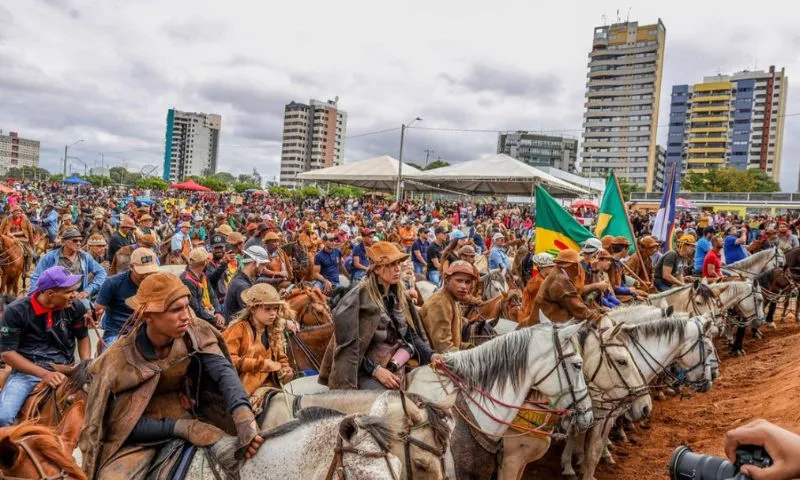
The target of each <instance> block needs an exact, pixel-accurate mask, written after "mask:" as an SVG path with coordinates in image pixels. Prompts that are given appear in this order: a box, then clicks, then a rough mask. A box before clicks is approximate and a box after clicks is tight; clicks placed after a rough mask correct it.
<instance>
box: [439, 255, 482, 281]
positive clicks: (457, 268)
mask: <svg viewBox="0 0 800 480" xmlns="http://www.w3.org/2000/svg"><path fill="white" fill-rule="evenodd" d="M456 273H463V274H466V275H469V276H470V277H472V278H474V279H475V280H477V279H478V274H477V273H476V272H475V267H473V266H472V264H470V263H469V262H465V261H464V260H456V261H455V262H453V263H451V264H450V266H449V267H447V272H445V274H444V276H445V278H447V277H449V276H452V275H455V274H456Z"/></svg>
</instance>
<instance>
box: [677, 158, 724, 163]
mask: <svg viewBox="0 0 800 480" xmlns="http://www.w3.org/2000/svg"><path fill="white" fill-rule="evenodd" d="M686 161H687V162H688V163H695V164H697V163H709V164H711V163H714V164H720V163H725V158H723V157H689V158H687V159H686Z"/></svg>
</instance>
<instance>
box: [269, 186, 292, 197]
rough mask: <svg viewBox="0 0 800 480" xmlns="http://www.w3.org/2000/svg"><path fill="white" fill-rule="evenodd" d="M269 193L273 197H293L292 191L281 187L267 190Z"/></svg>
mask: <svg viewBox="0 0 800 480" xmlns="http://www.w3.org/2000/svg"><path fill="white" fill-rule="evenodd" d="M267 192H269V194H270V195H271V196H273V197H291V196H292V191H291V190H289V189H288V188H286V187H281V186H280V185H273V186H271V187H269V188H268V189H267Z"/></svg>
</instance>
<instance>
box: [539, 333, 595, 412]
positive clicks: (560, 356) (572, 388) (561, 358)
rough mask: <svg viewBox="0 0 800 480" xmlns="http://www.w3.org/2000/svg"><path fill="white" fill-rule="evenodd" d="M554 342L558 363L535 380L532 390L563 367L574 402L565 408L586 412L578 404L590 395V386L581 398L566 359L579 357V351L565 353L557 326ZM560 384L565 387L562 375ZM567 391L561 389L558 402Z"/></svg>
mask: <svg viewBox="0 0 800 480" xmlns="http://www.w3.org/2000/svg"><path fill="white" fill-rule="evenodd" d="M553 344H554V345H555V347H554V348H553V350H554V352H555V355H556V364H555V365H553V368H551V369H550V371H548V372H547V373H546V374H545V375H544V376H543V377H542V378H540V379H539V380H537V381H535V382H533V385H531V390H534V389H535V388H536V387H538V386H539V385H541V384H542V383H543V382H544V381H545V380H547V379H548V378H549V377H550V375H552V374H553V373H555V372H556V370H557V369H558V368H559V367H561V369H562V370H563V371H564V376H565V377H566V379H567V389H568V390H569V395H570V396H571V397H572V403H570V404H569V405H568V406H567V407H566V408H565V410H573V411H575V412H578V413H585V412H584V411H583V410H581V409H580V408H578V405H580V403H581V402H583V401H584V400H586V399H587V398H588V397H589V387H588V386H587V387H586V389H585V391H586V393H584V394H583V396H582V397H580V398H579V397H578V394H577V392H576V391H575V386H574V385H573V384H572V377H571V376H570V374H569V368H568V367H567V363H566V361H565V360H566V359H568V358H570V357H577V356H578V353H577V352H572V353H570V354H568V355H564V350H563V349H562V348H561V341H560V340H559V338H558V329H557V328H556V327H555V326H554V327H553ZM558 384H559V387H563V385H562V383H561V377H558ZM565 393H566V389H564V388H562V389H561V391H560V392H559V393H558V395H557V396H556V403H557V402H558V400H560V399H561V397H563V396H564V395H565Z"/></svg>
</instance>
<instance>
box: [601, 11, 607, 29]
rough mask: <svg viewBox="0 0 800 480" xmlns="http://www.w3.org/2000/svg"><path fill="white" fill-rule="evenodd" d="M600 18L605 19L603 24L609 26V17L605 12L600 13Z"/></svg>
mask: <svg viewBox="0 0 800 480" xmlns="http://www.w3.org/2000/svg"><path fill="white" fill-rule="evenodd" d="M600 18H602V19H603V26H604V27H607V26H608V17H607V16H605V14H603V15H600Z"/></svg>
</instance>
